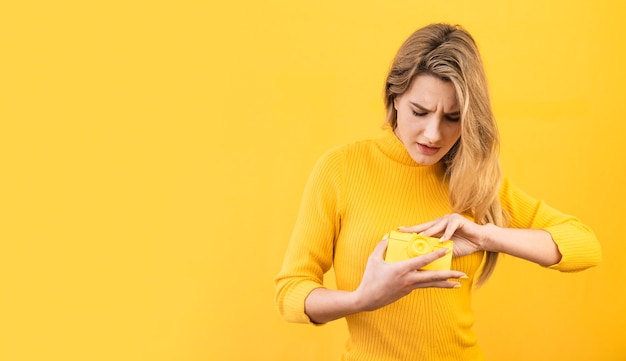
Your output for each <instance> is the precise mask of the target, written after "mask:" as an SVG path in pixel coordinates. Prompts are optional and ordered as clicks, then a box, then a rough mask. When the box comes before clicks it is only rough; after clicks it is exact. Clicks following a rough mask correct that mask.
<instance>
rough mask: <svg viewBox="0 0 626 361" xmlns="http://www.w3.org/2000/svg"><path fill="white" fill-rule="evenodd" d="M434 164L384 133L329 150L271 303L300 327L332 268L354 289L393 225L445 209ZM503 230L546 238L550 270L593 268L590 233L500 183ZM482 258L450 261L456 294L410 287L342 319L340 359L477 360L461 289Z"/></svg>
mask: <svg viewBox="0 0 626 361" xmlns="http://www.w3.org/2000/svg"><path fill="white" fill-rule="evenodd" d="M442 177H443V168H442V166H441V165H440V164H436V165H433V166H421V165H419V164H417V163H415V161H413V159H412V158H411V157H410V156H409V154H408V152H407V151H406V149H405V148H404V146H403V144H402V143H401V142H400V141H399V140H398V139H397V138H396V136H395V135H394V134H393V132H392V131H391V130H388V131H387V132H386V134H385V136H384V137H382V138H380V139H376V140H367V141H361V142H357V143H353V144H350V145H347V146H343V147H339V148H335V149H333V150H331V151H329V152H328V153H326V154H325V155H324V156H323V157H322V158H321V159H320V160H319V161H318V163H317V165H316V167H315V168H314V170H313V172H312V174H311V177H310V179H309V182H308V183H307V186H306V188H305V191H304V195H303V199H302V203H301V208H300V212H299V216H298V219H297V221H296V225H295V228H294V230H293V234H292V237H291V240H290V243H289V246H288V249H287V252H286V256H285V260H284V263H283V267H282V269H281V271H280V273H279V274H278V276H277V277H276V304H277V307H278V310H279V313H280V314H281V315H282V316H283V317H284V318H285V319H286V320H287V321H290V322H301V323H310V320H309V318H308V317H307V315H306V314H305V312H304V302H305V299H306V297H307V296H308V294H309V293H310V292H311V291H312V290H313V289H315V288H318V287H323V276H324V273H326V272H327V271H328V270H329V269H330V267H331V266H334V269H335V275H336V283H337V287H338V288H339V289H341V290H348V291H351V290H355V289H356V288H357V287H358V286H359V284H360V282H361V277H362V275H363V272H364V271H365V265H366V263H367V259H368V257H369V255H370V254H371V253H372V251H373V250H374V247H375V246H376V245H377V244H378V242H379V241H380V240H381V238H382V237H383V235H384V234H385V233H387V232H389V230H391V229H395V228H396V227H398V226H403V225H404V226H408V225H414V224H420V223H424V222H427V221H430V220H433V219H435V218H438V217H441V216H443V215H446V214H448V213H450V212H451V209H450V203H449V197H448V194H449V190H448V185H447V183H445V182H444V181H443V180H442ZM500 199H501V202H502V205H503V207H504V208H505V209H506V210H507V211H508V212H509V213H510V215H511V218H512V219H511V227H518V228H541V229H545V230H547V231H548V232H550V233H551V235H552V237H553V239H554V241H555V242H556V244H557V245H558V247H559V251H560V252H561V254H562V255H563V257H562V260H561V262H560V263H559V264H557V265H554V266H552V267H551V268H555V269H559V270H561V271H576V270H581V269H584V268H587V267H590V266H593V265H595V264H597V263H598V262H599V259H600V249H599V246H598V243H597V240H596V238H595V236H594V234H593V233H592V232H591V231H590V230H589V229H588V228H587V227H585V226H584V225H583V224H581V223H580V222H579V221H578V220H576V218H574V217H571V216H567V215H565V214H562V213H560V212H558V211H556V210H554V209H552V208H550V207H548V206H547V205H545V204H544V203H543V202H541V201H537V200H535V199H532V198H531V197H529V196H527V195H526V194H524V193H522V192H521V191H519V189H517V188H515V187H514V186H512V185H511V184H510V183H509V182H507V181H505V182H504V183H503V185H502V187H501V190H500ZM483 257H484V253H482V252H477V253H474V254H471V255H468V256H464V257H454V258H453V261H452V269H454V270H458V271H462V272H464V273H465V274H467V275H468V276H469V277H470V278H469V279H467V280H460V282H461V283H462V287H461V288H456V289H437V288H430V289H418V290H414V291H413V292H412V293H411V294H409V295H408V296H406V297H404V298H402V299H400V300H398V301H396V302H395V303H393V304H391V305H388V306H385V307H383V308H381V309H378V310H376V311H372V312H363V313H358V314H354V315H351V316H348V317H346V320H347V322H348V328H349V331H350V342H349V343H348V346H347V348H346V350H345V353H344V355H343V357H342V359H343V360H364V361H365V360H381V361H382V360H384V361H391V360H420V361H426V360H438V361H441V360H464V361H467V360H483V356H482V352H481V351H480V349H479V347H478V346H477V343H476V336H475V335H474V333H473V332H472V325H473V323H474V315H473V312H472V310H471V305H470V301H471V293H472V284H473V282H474V279H475V278H476V277H477V276H478V274H479V268H480V265H481V262H482V261H483Z"/></svg>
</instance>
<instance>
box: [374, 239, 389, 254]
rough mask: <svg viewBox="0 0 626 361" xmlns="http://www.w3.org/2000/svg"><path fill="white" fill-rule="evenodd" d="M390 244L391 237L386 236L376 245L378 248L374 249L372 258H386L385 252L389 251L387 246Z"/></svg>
mask: <svg viewBox="0 0 626 361" xmlns="http://www.w3.org/2000/svg"><path fill="white" fill-rule="evenodd" d="M388 243H389V235H388V234H386V235H385V236H384V237H383V239H382V240H381V241H380V242H378V244H377V245H376V248H374V251H373V252H372V256H374V257H375V258H380V259H382V258H384V256H385V251H387V244H388Z"/></svg>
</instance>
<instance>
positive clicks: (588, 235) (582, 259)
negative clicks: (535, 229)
mask: <svg viewBox="0 0 626 361" xmlns="http://www.w3.org/2000/svg"><path fill="white" fill-rule="evenodd" d="M583 227H584V226H583ZM545 230H546V231H547V232H549V233H550V234H551V235H552V239H553V240H554V243H556V245H557V247H558V249H559V252H560V253H561V260H560V261H559V263H557V264H554V265H552V266H549V267H548V268H551V269H555V270H558V271H561V272H577V271H582V270H584V269H587V268H589V267H593V266H596V265H598V264H599V263H600V259H601V252H600V247H599V244H598V240H597V239H596V236H595V235H594V234H593V233H592V232H591V231H590V230H589V229H587V228H584V229H582V228H581V227H579V226H578V225H577V224H573V223H569V224H566V225H563V224H562V225H557V226H552V227H546V228H545ZM581 231H583V232H581ZM581 233H582V234H581ZM581 238H583V239H581Z"/></svg>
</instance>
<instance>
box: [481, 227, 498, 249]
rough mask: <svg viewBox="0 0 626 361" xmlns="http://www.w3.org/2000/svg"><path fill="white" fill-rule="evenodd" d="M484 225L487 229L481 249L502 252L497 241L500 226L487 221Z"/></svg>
mask: <svg viewBox="0 0 626 361" xmlns="http://www.w3.org/2000/svg"><path fill="white" fill-rule="evenodd" d="M483 227H484V229H485V233H484V235H483V240H482V242H481V245H480V250H481V251H487V252H500V250H499V247H498V241H497V239H498V237H497V233H498V230H499V229H500V227H498V226H496V225H495V224H493V223H487V224H485V225H484V226H483Z"/></svg>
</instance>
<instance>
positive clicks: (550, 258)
mask: <svg viewBox="0 0 626 361" xmlns="http://www.w3.org/2000/svg"><path fill="white" fill-rule="evenodd" d="M486 227H488V232H487V238H486V240H485V243H484V244H485V247H484V248H485V250H486V251H492V252H500V253H505V254H509V255H511V256H514V257H518V258H522V259H525V260H527V261H530V262H534V263H537V264H539V265H541V266H544V267H547V266H552V265H554V264H557V263H559V261H561V253H560V252H559V249H558V247H557V245H556V243H555V242H554V240H553V239H552V236H551V235H550V233H548V232H547V231H544V230H542V229H519V228H502V227H498V226H495V225H492V224H489V225H487V226H486Z"/></svg>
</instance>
